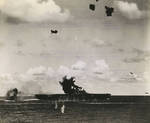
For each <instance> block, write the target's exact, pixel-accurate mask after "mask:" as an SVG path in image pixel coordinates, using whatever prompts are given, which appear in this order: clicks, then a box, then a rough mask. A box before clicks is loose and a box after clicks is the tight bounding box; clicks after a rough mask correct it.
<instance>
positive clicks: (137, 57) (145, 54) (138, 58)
mask: <svg viewBox="0 0 150 123" xmlns="http://www.w3.org/2000/svg"><path fill="white" fill-rule="evenodd" d="M131 54H133V56H132V57H128V58H125V59H123V61H124V62H126V63H133V62H135V63H138V62H144V61H149V60H150V52H149V51H144V50H141V49H137V48H133V50H132V52H131Z"/></svg>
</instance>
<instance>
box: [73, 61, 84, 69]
mask: <svg viewBox="0 0 150 123" xmlns="http://www.w3.org/2000/svg"><path fill="white" fill-rule="evenodd" d="M85 67H86V63H85V62H83V61H78V62H77V63H75V64H74V65H72V67H71V68H72V69H73V70H84V69H85Z"/></svg>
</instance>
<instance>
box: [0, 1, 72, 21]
mask: <svg viewBox="0 0 150 123" xmlns="http://www.w3.org/2000/svg"><path fill="white" fill-rule="evenodd" d="M0 11H1V12H2V13H3V14H6V15H7V16H8V17H10V19H9V20H10V21H12V20H13V22H14V21H15V18H16V20H17V21H18V19H19V20H22V21H27V22H42V21H56V22H64V21H66V20H67V19H68V18H69V16H70V12H69V11H68V10H66V9H65V10H64V11H62V9H61V8H60V6H58V5H57V4H56V3H55V2H54V1H53V0H47V1H39V0H1V2H0Z"/></svg>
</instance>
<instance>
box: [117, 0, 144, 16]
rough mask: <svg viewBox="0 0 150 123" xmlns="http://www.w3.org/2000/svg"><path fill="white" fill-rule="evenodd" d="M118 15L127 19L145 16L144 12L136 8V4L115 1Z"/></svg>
mask: <svg viewBox="0 0 150 123" xmlns="http://www.w3.org/2000/svg"><path fill="white" fill-rule="evenodd" d="M115 5H116V6H117V8H118V10H119V11H120V13H122V15H123V16H125V17H127V18H128V19H140V18H142V17H144V16H145V11H142V10H140V9H139V8H138V6H137V4H136V3H133V2H132V3H129V2H127V1H115Z"/></svg>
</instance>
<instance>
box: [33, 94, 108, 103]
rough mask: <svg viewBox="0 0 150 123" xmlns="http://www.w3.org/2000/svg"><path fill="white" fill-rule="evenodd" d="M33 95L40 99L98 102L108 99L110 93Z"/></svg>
mask: <svg viewBox="0 0 150 123" xmlns="http://www.w3.org/2000/svg"><path fill="white" fill-rule="evenodd" d="M35 97H36V98H37V99H40V100H51V101H55V100H56V101H73V102H78V101H88V102H98V101H106V100H109V99H110V97H111V94H78V95H77V94H73V95H68V94H51V95H48V94H36V95H35Z"/></svg>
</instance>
